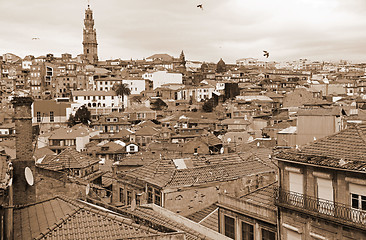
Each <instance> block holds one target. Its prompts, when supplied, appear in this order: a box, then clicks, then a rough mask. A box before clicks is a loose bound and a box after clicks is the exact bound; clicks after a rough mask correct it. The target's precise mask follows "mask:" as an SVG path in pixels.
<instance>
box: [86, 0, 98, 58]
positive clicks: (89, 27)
mask: <svg viewBox="0 0 366 240" xmlns="http://www.w3.org/2000/svg"><path fill="white" fill-rule="evenodd" d="M89 3H90V2H89V0H88V9H86V10H85V19H84V30H83V50H84V57H85V59H86V60H87V61H88V62H89V63H90V64H96V63H97V62H98V43H97V33H96V30H95V28H94V19H93V11H92V10H91V9H90V5H89Z"/></svg>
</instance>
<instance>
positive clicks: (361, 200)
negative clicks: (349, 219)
mask: <svg viewBox="0 0 366 240" xmlns="http://www.w3.org/2000/svg"><path fill="white" fill-rule="evenodd" d="M351 204H352V208H356V209H361V210H366V196H362V195H358V194H355V193H351Z"/></svg>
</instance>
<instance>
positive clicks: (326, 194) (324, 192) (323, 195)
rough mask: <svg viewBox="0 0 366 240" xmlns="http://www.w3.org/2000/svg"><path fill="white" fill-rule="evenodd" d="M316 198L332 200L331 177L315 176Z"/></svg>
mask: <svg viewBox="0 0 366 240" xmlns="http://www.w3.org/2000/svg"><path fill="white" fill-rule="evenodd" d="M317 187H318V198H320V199H325V200H328V201H332V202H333V185H332V180H331V179H323V178H317Z"/></svg>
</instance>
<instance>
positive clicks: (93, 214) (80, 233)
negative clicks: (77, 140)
mask: <svg viewBox="0 0 366 240" xmlns="http://www.w3.org/2000/svg"><path fill="white" fill-rule="evenodd" d="M156 233H159V232H158V231H156V230H154V229H152V228H149V227H145V226H142V225H138V224H135V223H134V222H133V221H132V220H131V219H128V218H124V217H121V216H119V215H117V214H115V213H114V212H111V211H108V210H106V209H104V210H103V209H100V208H99V209H95V208H93V207H90V206H89V205H88V204H86V203H82V202H80V201H76V200H70V199H67V198H64V197H56V198H53V199H50V200H46V201H43V202H38V203H35V204H32V205H27V206H22V207H18V208H15V209H14V239H19V240H22V239H27V240H28V239H122V238H125V237H134V236H144V237H148V236H150V235H153V234H156Z"/></svg>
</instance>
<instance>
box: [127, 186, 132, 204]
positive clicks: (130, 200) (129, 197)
mask: <svg viewBox="0 0 366 240" xmlns="http://www.w3.org/2000/svg"><path fill="white" fill-rule="evenodd" d="M131 202H132V192H131V191H128V190H127V205H130V204H131Z"/></svg>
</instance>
